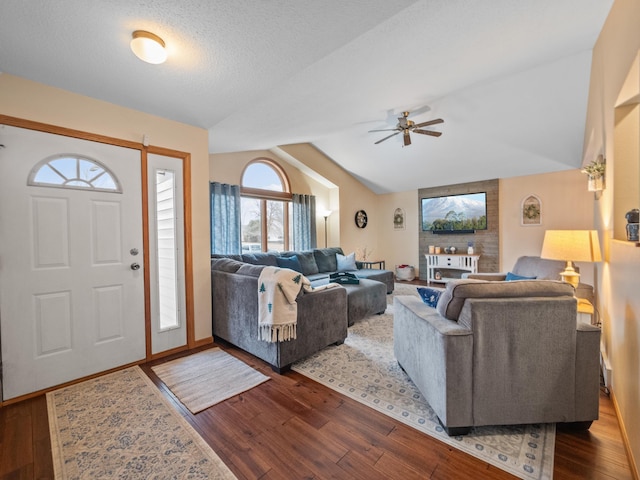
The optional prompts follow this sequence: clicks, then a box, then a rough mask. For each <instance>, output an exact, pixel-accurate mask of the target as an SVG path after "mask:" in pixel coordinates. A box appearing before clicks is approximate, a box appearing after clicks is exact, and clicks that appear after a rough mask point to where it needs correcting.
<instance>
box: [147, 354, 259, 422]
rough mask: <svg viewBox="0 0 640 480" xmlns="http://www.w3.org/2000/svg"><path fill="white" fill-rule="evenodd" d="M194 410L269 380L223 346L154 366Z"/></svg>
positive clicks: (161, 378) (175, 393)
mask: <svg viewBox="0 0 640 480" xmlns="http://www.w3.org/2000/svg"><path fill="white" fill-rule="evenodd" d="M152 370H153V371H154V372H155V374H156V375H158V377H160V380H162V381H163V382H164V384H165V385H166V386H167V387H169V389H170V390H171V391H172V392H173V394H174V395H175V396H176V397H178V400H180V401H181V402H182V404H183V405H184V406H185V407H187V408H188V409H189V411H190V412H191V413H198V412H201V411H202V410H204V409H205V408H208V407H210V406H212V405H215V404H216V403H220V402H222V401H223V400H226V399H227V398H231V397H235V396H236V395H238V394H239V393H242V392H246V391H247V390H250V389H252V388H253V387H255V386H257V385H260V384H261V383H263V382H266V381H267V380H269V377H267V376H266V375H263V374H262V373H260V372H258V371H257V370H254V369H253V368H251V367H250V366H249V365H247V364H246V363H244V362H242V361H240V360H238V359H237V358H235V357H233V356H231V355H229V354H228V353H227V352H225V351H223V350H221V349H220V348H217V347H215V348H210V349H207V350H203V351H202V352H199V353H195V354H193V355H189V356H187V357H182V358H178V359H176V360H171V361H170V362H166V363H161V364H160V365H156V366H155V367H152Z"/></svg>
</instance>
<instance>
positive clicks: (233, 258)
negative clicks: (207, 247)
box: [211, 253, 242, 262]
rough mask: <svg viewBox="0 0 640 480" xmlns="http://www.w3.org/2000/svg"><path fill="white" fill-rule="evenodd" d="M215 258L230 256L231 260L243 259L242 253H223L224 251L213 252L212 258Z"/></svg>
mask: <svg viewBox="0 0 640 480" xmlns="http://www.w3.org/2000/svg"><path fill="white" fill-rule="evenodd" d="M215 258H230V259H231V260H238V261H239V262H241V261H242V255H240V254H237V255H236V254H232V253H230V254H227V255H225V254H222V253H212V254H211V260H213V259H215Z"/></svg>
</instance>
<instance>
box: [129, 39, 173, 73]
mask: <svg viewBox="0 0 640 480" xmlns="http://www.w3.org/2000/svg"><path fill="white" fill-rule="evenodd" d="M131 51H133V53H134V54H135V55H136V57H138V58H139V59H140V60H142V61H144V62H147V63H153V64H155V65H157V64H159V63H164V61H165V60H166V59H167V51H166V50H165V44H164V40H162V39H161V38H160V37H159V36H157V35H154V34H153V33H151V32H146V31H144V30H136V31H135V32H133V33H132V34H131Z"/></svg>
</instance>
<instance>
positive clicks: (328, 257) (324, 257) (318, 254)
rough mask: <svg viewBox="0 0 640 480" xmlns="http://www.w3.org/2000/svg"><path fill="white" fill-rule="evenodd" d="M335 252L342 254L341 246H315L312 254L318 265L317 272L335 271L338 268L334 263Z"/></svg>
mask: <svg viewBox="0 0 640 480" xmlns="http://www.w3.org/2000/svg"><path fill="white" fill-rule="evenodd" d="M336 253H339V254H341V255H342V253H343V252H342V248H340V247H328V248H316V249H315V250H314V251H313V256H314V257H315V259H316V264H317V265H318V272H319V273H324V272H335V271H336V269H337V268H338V264H337V263H336Z"/></svg>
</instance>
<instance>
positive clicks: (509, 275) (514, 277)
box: [505, 272, 538, 282]
mask: <svg viewBox="0 0 640 480" xmlns="http://www.w3.org/2000/svg"><path fill="white" fill-rule="evenodd" d="M536 278H538V277H524V276H522V275H516V274H515V273H511V272H509V273H507V278H505V280H506V281H507V282H511V281H513V280H535V279H536Z"/></svg>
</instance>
